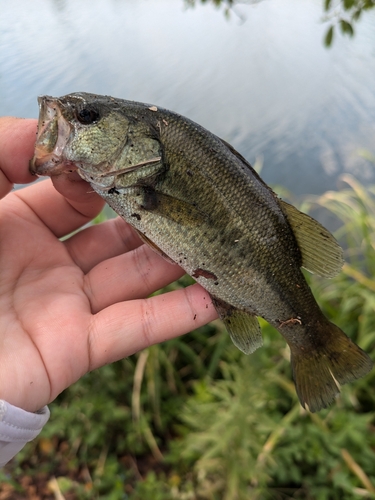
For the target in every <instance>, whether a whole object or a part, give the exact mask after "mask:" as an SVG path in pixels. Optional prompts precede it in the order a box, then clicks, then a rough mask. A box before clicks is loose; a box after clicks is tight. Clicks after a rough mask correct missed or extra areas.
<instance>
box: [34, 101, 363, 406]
mask: <svg viewBox="0 0 375 500" xmlns="http://www.w3.org/2000/svg"><path fill="white" fill-rule="evenodd" d="M38 102H39V108H40V112H39V122H38V132H37V140H36V145H35V152H34V157H33V159H32V160H31V162H30V171H31V172H32V173H33V174H36V175H38V176H46V175H47V176H55V175H60V174H61V173H63V172H66V171H72V170H76V171H77V172H78V174H79V175H80V176H81V177H82V179H84V180H85V181H87V182H88V183H89V184H90V185H91V187H92V189H93V190H94V191H95V192H97V193H98V194H99V195H100V196H101V197H102V198H103V199H104V200H105V201H106V202H107V203H108V205H109V206H110V207H112V208H113V210H114V211H115V212H116V213H117V214H119V215H120V216H121V217H122V218H123V219H124V220H125V221H126V222H127V223H129V224H130V225H131V226H132V227H133V228H134V229H135V231H136V232H137V233H138V234H139V236H140V238H141V239H142V241H143V242H144V243H146V244H147V245H149V246H150V247H151V248H152V249H153V250H154V251H156V252H157V253H158V254H159V255H161V256H163V257H164V258H165V259H167V260H169V261H170V262H173V263H176V264H178V265H179V266H181V267H182V268H183V269H184V270H185V272H186V273H187V274H189V275H190V276H191V277H193V278H194V279H195V280H196V282H198V283H199V284H200V285H201V286H202V287H203V288H204V289H205V290H206V291H207V292H208V293H209V295H210V297H211V299H212V302H213V304H214V306H215V308H216V310H217V313H218V315H219V317H220V319H221V320H222V322H223V323H224V326H225V327H226V329H227V331H228V333H229V335H230V337H231V339H232V341H233V343H234V345H235V346H236V347H237V348H239V349H240V350H241V351H242V352H243V353H245V354H250V353H252V352H254V351H255V350H256V349H258V348H259V347H261V345H262V333H261V328H260V325H259V321H258V317H262V318H264V319H265V320H266V321H267V322H268V323H269V324H271V325H272V326H273V327H274V328H276V329H277V330H278V332H279V333H280V334H281V335H282V336H283V337H284V339H285V340H286V342H287V344H288V345H289V348H290V360H291V366H292V375H293V379H294V383H295V387H296V392H297V395H298V397H299V400H300V403H301V405H302V407H303V408H305V409H308V410H309V411H310V412H316V411H319V410H321V409H322V408H326V407H327V406H329V405H330V404H331V403H332V402H333V401H334V399H335V398H336V396H337V395H338V393H339V392H340V386H341V385H343V384H346V383H348V382H352V381H354V380H355V379H358V378H360V377H363V376H365V375H366V374H368V373H369V372H370V370H371V369H372V367H373V362H372V360H371V358H370V357H369V355H368V354H367V353H365V352H364V351H363V350H362V349H361V348H360V347H359V346H357V345H356V344H355V343H354V342H353V341H352V340H351V339H350V338H349V337H348V336H347V335H346V334H345V333H344V332H343V331H342V330H341V329H340V328H339V327H338V326H336V325H334V324H333V323H331V322H330V321H329V320H328V319H327V318H326V317H325V316H324V314H323V312H322V311H321V309H320V308H319V306H318V304H317V302H316V300H315V298H314V296H313V294H312V292H311V290H310V287H309V286H308V284H307V282H306V279H305V277H304V275H303V272H302V270H301V268H304V269H306V270H308V271H310V272H311V273H315V274H316V275H319V276H322V277H325V278H332V277H333V276H335V275H337V274H338V273H339V272H340V271H341V268H342V266H343V251H342V249H341V247H340V246H339V244H338V242H337V241H336V240H335V238H334V237H333V236H332V234H331V233H330V232H329V231H328V230H327V229H325V228H324V227H323V226H322V225H321V224H320V223H319V222H317V221H316V220H315V219H313V218H311V217H310V216H309V215H307V214H304V213H302V212H300V211H299V210H298V209H297V208H295V207H294V206H293V205H290V204H288V203H287V202H285V201H284V200H282V199H281V198H279V197H278V196H277V195H276V194H275V193H274V192H273V190H272V189H271V188H270V187H269V186H268V185H267V184H266V183H265V182H264V181H263V180H262V179H261V177H260V176H259V175H258V174H257V173H256V172H255V170H254V169H253V168H252V167H251V165H250V164H249V163H248V161H247V160H246V159H245V158H244V157H243V156H242V155H241V154H240V153H238V152H237V151H236V150H235V149H234V148H233V147H232V146H231V145H230V144H228V143H227V142H226V141H224V140H222V139H220V138H219V137H218V136H216V135H214V134H213V133H211V132H209V131H208V130H206V129H205V128H204V127H202V126H200V125H198V124H197V123H195V122H193V121H192V120H190V119H188V118H185V117H183V116H181V115H179V114H177V113H174V112H172V111H168V110H166V109H163V108H161V107H159V106H156V105H151V104H145V103H140V102H133V101H129V100H124V99H117V98H113V97H110V96H101V95H96V94H89V93H84V92H77V93H72V94H68V95H65V96H63V97H51V96H42V97H39V98H38Z"/></svg>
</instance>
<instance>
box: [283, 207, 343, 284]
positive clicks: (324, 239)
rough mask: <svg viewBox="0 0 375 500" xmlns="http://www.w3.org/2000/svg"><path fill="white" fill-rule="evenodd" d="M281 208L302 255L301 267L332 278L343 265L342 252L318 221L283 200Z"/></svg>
mask: <svg viewBox="0 0 375 500" xmlns="http://www.w3.org/2000/svg"><path fill="white" fill-rule="evenodd" d="M279 201H280V205H281V208H282V210H283V212H284V214H285V216H286V218H287V219H288V222H289V224H290V226H291V228H292V229H293V232H294V236H295V237H296V240H297V243H298V246H299V249H300V250H301V254H302V267H304V268H305V269H307V271H310V272H311V273H313V274H317V275H318V276H323V277H324V278H333V277H334V276H336V274H338V273H339V272H340V271H341V268H342V266H343V264H344V258H343V251H342V248H341V247H340V245H339V244H338V243H337V241H336V240H335V238H334V237H333V236H332V234H331V233H330V232H329V231H328V230H327V229H326V228H325V227H323V226H322V225H321V224H320V223H319V222H318V221H316V220H315V219H313V218H312V217H310V216H309V215H306V214H304V213H302V212H300V211H299V210H298V209H297V208H295V207H294V206H293V205H290V204H289V203H286V202H285V201H283V200H279Z"/></svg>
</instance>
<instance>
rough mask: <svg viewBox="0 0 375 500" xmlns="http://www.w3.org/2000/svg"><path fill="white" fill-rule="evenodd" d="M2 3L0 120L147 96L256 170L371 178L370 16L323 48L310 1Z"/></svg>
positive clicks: (304, 184) (374, 15) (374, 22)
mask: <svg viewBox="0 0 375 500" xmlns="http://www.w3.org/2000/svg"><path fill="white" fill-rule="evenodd" d="M236 11H237V12H238V13H239V15H237V14H235V13H232V14H231V16H230V19H229V20H227V19H226V18H225V16H224V15H223V12H222V11H220V10H217V9H216V8H214V7H212V6H211V5H204V6H203V5H197V6H196V7H195V8H187V7H186V5H185V4H184V2H183V0H158V1H157V2H156V1H150V0H92V1H90V3H89V2H86V1H84V0H49V1H48V0H45V1H43V0H33V2H30V1H29V0H12V2H9V1H8V0H0V115H14V116H26V117H36V116H37V114H38V109H37V104H36V96H37V95H41V94H49V95H57V96H58V95H63V94H66V93H69V92H73V91H87V92H96V93H103V94H109V95H113V96H116V97H123V98H126V99H131V100H139V101H144V102H148V103H152V104H157V105H159V106H163V107H166V108H169V109H172V110H174V111H177V112H179V113H181V114H184V115H186V116H188V117H189V118H191V119H193V120H195V121H197V122H199V123H200V124H202V125H203V126H205V127H207V128H208V129H210V130H211V131H212V132H214V133H216V134H217V135H219V136H220V137H222V138H223V139H226V140H227V141H229V142H231V143H232V144H233V146H234V147H235V148H236V149H238V150H239V151H240V152H241V153H242V154H243V155H244V156H245V157H246V158H247V159H248V160H249V161H250V162H251V163H254V162H255V160H256V159H257V158H261V159H262V160H263V164H264V167H263V170H262V177H263V178H264V179H265V180H266V182H268V183H272V184H281V185H283V186H285V187H286V188H288V189H289V190H291V191H292V192H293V193H295V194H297V195H299V194H305V193H312V194H319V193H322V192H324V191H326V190H327V189H334V188H335V187H336V186H337V179H338V178H339V176H340V174H342V173H343V172H351V173H353V175H355V176H356V177H357V178H359V179H360V180H361V181H362V182H375V165H374V164H373V163H371V162H370V161H368V160H366V159H364V158H363V157H362V156H361V155H360V151H361V150H367V151H370V152H372V153H373V154H374V153H375V147H374V145H375V78H374V76H375V29H374V28H375V12H370V13H365V14H364V16H363V20H362V21H361V23H360V24H359V25H358V26H357V29H356V36H355V38H354V39H352V40H350V39H348V38H343V37H341V36H339V37H336V39H335V42H334V45H333V48H332V49H330V50H327V49H325V48H324V47H323V42H322V41H323V37H324V33H325V31H326V29H327V26H326V25H324V24H323V23H322V22H321V20H322V5H321V2H320V0H319V1H317V0H305V1H304V2H301V1H300V0H264V1H262V2H260V3H257V4H254V5H247V4H240V5H239V6H238V7H237V8H236Z"/></svg>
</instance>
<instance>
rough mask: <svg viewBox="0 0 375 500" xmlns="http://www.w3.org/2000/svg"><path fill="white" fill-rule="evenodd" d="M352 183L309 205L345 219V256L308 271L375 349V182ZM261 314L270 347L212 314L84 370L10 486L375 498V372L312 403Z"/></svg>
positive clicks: (323, 301)
mask: <svg viewBox="0 0 375 500" xmlns="http://www.w3.org/2000/svg"><path fill="white" fill-rule="evenodd" d="M343 181H344V182H345V188H344V189H342V190H340V191H339V192H329V193H326V194H324V195H323V196H321V197H320V198H318V199H314V200H307V201H306V202H304V206H303V207H302V208H303V209H304V210H306V209H308V210H309V211H311V209H312V208H314V207H316V206H317V205H318V206H319V207H324V208H325V209H327V210H329V211H330V212H331V213H332V214H335V216H336V217H337V218H338V219H339V220H340V221H341V222H342V226H341V227H340V229H339V230H338V232H337V237H338V238H339V239H340V241H341V242H342V243H343V246H344V247H345V248H346V250H345V253H346V264H345V266H344V269H343V272H342V273H341V274H340V275H339V276H337V277H336V278H335V279H333V280H322V279H318V278H317V277H309V278H308V279H309V281H310V282H311V286H312V288H313V291H314V293H315V295H316V297H317V299H318V302H319V304H320V305H321V307H322V309H323V310H324V312H325V314H326V315H327V316H328V317H329V318H330V319H331V320H332V321H334V322H335V323H337V324H338V325H339V326H340V327H341V328H342V329H343V330H345V331H346V332H347V333H348V334H349V335H350V336H351V337H352V338H353V340H355V341H356V342H357V343H359V344H360V345H361V347H363V348H364V349H365V350H367V352H369V353H370V354H371V355H372V356H374V354H375V315H374V309H375V281H374V279H373V277H374V276H375V186H374V187H370V188H366V189H365V188H364V187H363V186H361V185H360V184H359V183H358V182H357V181H355V180H354V179H353V178H351V177H349V176H346V177H345V178H343ZM189 280H190V279H189V278H184V279H183V280H180V281H179V282H178V283H176V284H174V285H171V286H170V287H169V289H171V288H172V287H176V286H181V285H186V284H187V283H189V282H190V281H189ZM262 326H263V336H264V347H263V348H262V349H259V350H258V351H257V352H256V353H254V354H253V355H251V356H249V357H247V356H244V355H243V354H241V353H240V352H239V351H238V350H236V348H235V347H234V346H233V345H232V344H231V342H230V340H229V337H228V336H227V334H226V333H225V331H224V330H223V329H222V327H221V326H220V324H216V323H215V324H211V325H208V326H206V327H204V328H201V329H199V330H197V331H194V332H192V333H190V334H189V335H186V336H185V337H183V338H179V339H175V340H172V341H169V342H166V343H164V344H162V345H158V346H153V347H151V348H149V349H148V350H146V351H143V352H141V353H138V354H137V355H134V356H132V357H131V358H128V359H125V360H122V361H119V362H118V363H115V364H113V365H110V366H105V367H103V368H102V369H100V370H97V371H96V372H93V373H90V374H88V375H86V376H85V377H84V378H83V379H82V380H81V381H80V382H79V383H77V384H75V385H74V386H72V387H71V388H70V389H69V390H67V391H65V392H64V393H63V394H61V395H60V397H59V398H58V400H57V401H55V402H54V403H53V404H52V405H51V412H52V417H51V420H50V422H49V424H48V425H47V426H46V427H45V429H44V430H43V433H42V434H41V436H40V438H39V439H37V440H36V441H35V442H33V443H31V444H30V445H29V446H27V447H26V448H25V449H24V450H23V451H22V452H21V453H20V454H19V455H18V456H17V457H16V458H15V459H14V460H13V462H12V463H11V464H9V465H8V466H7V467H6V468H5V470H4V471H3V472H0V484H2V486H0V497H1V498H2V499H3V498H4V499H6V498H12V499H14V498H60V499H62V498H65V499H67V500H68V499H110V500H117V499H119V500H120V499H129V500H159V499H160V500H175V499H178V500H249V499H261V500H268V499H275V500H278V499H280V500H284V499H304V500H310V499H311V500H336V499H337V500H339V499H340V500H341V499H345V500H351V499H353V500H355V499H359V498H365V499H375V389H374V382H375V374H374V373H371V374H370V375H369V376H367V377H366V378H365V379H362V380H359V381H357V382H356V383H353V384H350V385H349V386H344V387H343V389H342V395H341V396H340V398H339V399H338V400H337V402H336V403H335V404H334V405H333V406H332V407H331V408H330V409H328V410H324V411H322V412H320V413H318V414H310V413H307V412H306V411H304V410H303V409H302V408H301V407H300V405H299V403H298V400H297V397H296V395H295V390H294V386H293V383H292V379H291V370H290V365H289V361H288V357H289V353H288V349H287V347H286V344H285V342H284V341H283V339H282V338H281V336H280V335H279V334H278V333H277V332H276V331H275V330H273V329H272V328H271V327H270V326H269V325H267V324H266V323H265V322H262ZM11 478H12V479H11ZM31 487H33V488H34V489H33V490H32V491H33V492H34V493H33V494H34V496H33V497H32V496H31V494H30V493H29V494H30V496H29V497H28V496H26V495H27V493H28V492H30V491H31V490H30V488H31ZM7 491H9V496H6V492H7ZM17 495H19V496H17ZM59 495H60V496H59Z"/></svg>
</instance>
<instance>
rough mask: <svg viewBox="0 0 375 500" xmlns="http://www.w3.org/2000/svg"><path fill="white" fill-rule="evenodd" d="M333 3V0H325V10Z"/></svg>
mask: <svg viewBox="0 0 375 500" xmlns="http://www.w3.org/2000/svg"><path fill="white" fill-rule="evenodd" d="M331 4H332V0H324V10H329V9H330V7H331Z"/></svg>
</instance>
